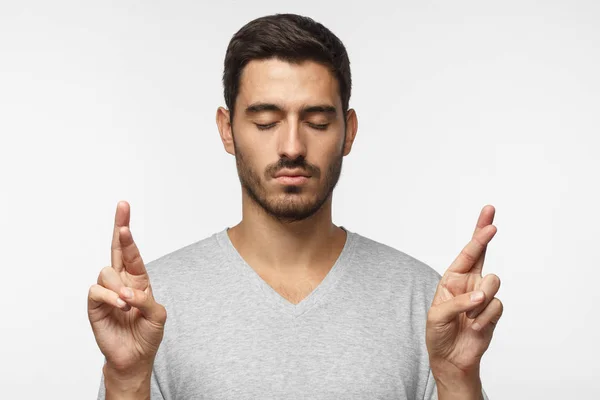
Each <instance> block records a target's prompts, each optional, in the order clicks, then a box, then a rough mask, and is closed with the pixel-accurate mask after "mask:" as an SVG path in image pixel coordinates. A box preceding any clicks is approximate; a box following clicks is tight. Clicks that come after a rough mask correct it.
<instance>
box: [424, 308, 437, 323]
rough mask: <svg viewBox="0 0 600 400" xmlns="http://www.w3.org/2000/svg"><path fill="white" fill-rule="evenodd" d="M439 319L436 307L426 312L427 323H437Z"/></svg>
mask: <svg viewBox="0 0 600 400" xmlns="http://www.w3.org/2000/svg"><path fill="white" fill-rule="evenodd" d="M439 319H440V312H439V310H438V309H437V308H436V307H431V308H430V309H429V311H427V321H429V322H437V321H438V320H439Z"/></svg>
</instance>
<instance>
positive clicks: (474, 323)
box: [471, 322, 481, 331]
mask: <svg viewBox="0 0 600 400" xmlns="http://www.w3.org/2000/svg"><path fill="white" fill-rule="evenodd" d="M471 328H473V330H474V331H480V330H481V325H479V324H478V323H477V322H473V325H471Z"/></svg>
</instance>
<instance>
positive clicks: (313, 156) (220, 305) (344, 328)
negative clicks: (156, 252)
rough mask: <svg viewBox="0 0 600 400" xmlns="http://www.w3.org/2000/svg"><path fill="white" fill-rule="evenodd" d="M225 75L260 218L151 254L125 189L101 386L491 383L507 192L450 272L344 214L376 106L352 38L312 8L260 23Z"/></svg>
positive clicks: (226, 124)
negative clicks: (496, 251)
mask: <svg viewBox="0 0 600 400" xmlns="http://www.w3.org/2000/svg"><path fill="white" fill-rule="evenodd" d="M223 83H224V88H225V101H226V104H227V107H228V108H227V109H225V108H219V109H218V111H217V115H216V121H217V125H218V128H219V132H220V135H221V139H222V142H223V145H224V147H225V150H226V151H227V152H228V153H230V154H232V155H234V156H235V159H236V163H237V170H238V174H239V178H240V182H241V186H242V189H243V190H242V205H243V217H242V221H241V222H240V223H239V224H238V225H236V226H234V227H232V228H227V229H224V230H222V231H220V232H217V233H215V234H214V235H212V236H210V237H208V238H206V239H203V240H201V241H198V242H196V243H193V244H191V245H189V246H186V247H184V248H182V249H179V250H177V251H174V252H172V253H170V254H168V255H166V256H164V257H161V258H159V259H157V260H155V261H153V262H151V263H148V264H147V265H145V264H144V262H143V260H142V258H141V256H140V253H139V251H138V248H137V246H136V244H135V242H134V240H133V237H132V234H131V231H130V229H129V219H130V209H129V205H128V204H127V203H126V202H120V203H119V204H118V206H117V211H116V216H115V227H114V234H113V240H112V248H111V251H112V255H111V264H112V265H111V266H110V267H106V268H104V269H103V270H102V271H101V273H100V275H99V277H98V284H97V285H94V286H92V287H91V288H90V291H89V297H88V312H89V319H90V322H91V325H92V329H93V331H94V335H95V337H96V341H97V343H98V345H99V347H100V350H101V351H102V353H103V354H104V355H105V357H106V363H105V365H104V368H103V376H102V382H101V385H100V392H99V398H107V399H148V398H150V397H151V398H152V399H168V400H170V399H199V398H205V399H375V398H377V399H434V398H439V399H445V400H448V399H481V398H482V397H484V396H485V395H484V392H483V389H482V385H481V380H480V376H479V365H480V360H481V356H482V355H483V353H484V352H485V350H486V349H487V347H488V346H489V343H490V340H491V338H492V334H493V330H494V327H495V324H496V323H497V322H498V320H499V318H500V316H501V313H502V304H501V303H500V301H499V300H498V299H496V298H495V297H494V296H495V295H496V293H497V291H498V289H499V286H500V280H499V279H498V277H496V276H495V275H488V276H486V277H485V278H482V276H481V271H482V267H483V262H484V257H485V250H486V246H487V244H488V243H489V242H490V240H491V239H492V237H493V236H494V234H495V233H496V228H495V227H494V226H493V225H492V221H493V217H494V212H495V211H494V208H493V207H492V206H486V207H484V208H483V210H482V212H481V215H480V217H479V220H478V222H477V226H476V229H475V232H474V235H473V238H472V240H471V241H470V242H469V243H468V244H467V245H466V247H465V248H464V249H463V250H462V252H461V253H460V255H459V256H458V257H457V258H456V259H455V260H454V262H453V263H452V264H451V265H450V267H449V269H448V270H447V272H446V273H445V274H444V276H443V277H441V279H440V276H439V274H437V273H436V272H435V271H434V270H433V269H431V268H430V267H428V266H427V265H425V264H423V263H421V262H420V261H418V260H416V259H414V258H412V257H410V256H408V255H406V254H404V253H402V252H400V251H398V250H395V249H393V248H391V247H388V246H385V245H383V244H380V243H377V242H375V241H373V240H370V239H368V238H366V237H363V236H361V235H359V234H357V233H353V232H351V231H350V230H348V229H346V228H344V227H341V226H339V227H338V226H336V225H334V224H333V223H332V218H331V206H332V192H333V189H334V187H335V186H336V184H337V182H338V178H339V176H340V172H341V167H342V158H343V157H344V156H346V155H348V154H349V153H350V150H351V148H352V144H353V142H354V139H355V137H356V133H357V127H358V124H357V116H356V112H355V111H354V110H353V109H349V108H348V103H349V98H350V91H351V76H350V67H349V60H348V56H347V53H346V50H345V48H344V46H343V44H342V42H341V41H340V40H339V39H338V38H337V37H336V36H335V35H334V34H333V33H331V32H330V31H329V30H328V29H327V28H325V27H324V26H322V25H321V24H318V23H316V22H314V21H313V20H312V19H309V18H306V17H302V16H298V15H292V14H280V15H272V16H267V17H263V18H259V19H256V20H254V21H251V22H250V23H248V24H247V25H246V26H244V27H243V28H242V29H241V30H240V31H239V32H238V33H237V34H235V35H234V37H233V38H232V40H231V42H230V44H229V47H228V49H227V54H226V57H225V70H224V75H223ZM150 281H152V285H150ZM167 311H168V319H167Z"/></svg>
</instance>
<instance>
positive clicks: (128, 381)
mask: <svg viewBox="0 0 600 400" xmlns="http://www.w3.org/2000/svg"><path fill="white" fill-rule="evenodd" d="M103 373H104V387H105V388H106V397H105V399H106V400H150V378H151V376H152V369H144V370H141V371H136V372H135V374H127V375H125V374H123V373H122V372H117V371H114V370H113V369H111V368H110V367H108V366H107V365H104V368H103Z"/></svg>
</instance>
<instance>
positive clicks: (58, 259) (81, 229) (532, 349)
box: [0, 0, 600, 399]
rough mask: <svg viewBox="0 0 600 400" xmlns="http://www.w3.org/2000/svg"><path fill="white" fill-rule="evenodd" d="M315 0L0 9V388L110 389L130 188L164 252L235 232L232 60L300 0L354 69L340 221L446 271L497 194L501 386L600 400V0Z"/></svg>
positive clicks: (493, 266)
mask: <svg viewBox="0 0 600 400" xmlns="http://www.w3.org/2000/svg"><path fill="white" fill-rule="evenodd" d="M295 3H296V5H291V4H292V3H291V2H290V5H285V4H284V2H281V1H250V2H242V1H211V2H201V1H163V2H158V1H144V2H142V1H135V2H134V1H112V2H111V1H102V2H89V1H88V2H82V1H65V0H60V1H59V0H56V1H52V2H49V1H35V2H33V1H9V0H1V2H0V135H1V136H0V137H1V139H0V174H1V175H0V178H1V180H0V185H1V186H0V190H1V192H0V252H1V258H0V260H1V261H0V262H1V266H2V269H1V271H2V275H1V278H0V283H1V284H2V288H1V290H0V301H1V304H2V310H3V313H2V318H1V319H0V335H1V340H0V391H1V394H0V397H2V398H7V399H38V398H52V399H58V398H61V399H89V398H95V396H96V393H97V390H98V385H99V379H100V374H101V366H102V361H103V358H102V355H101V353H100V352H99V350H98V348H97V346H96V343H95V341H94V338H93V335H92V332H91V329H90V327H89V323H88V320H87V314H86V296H87V291H88V288H89V286H90V285H91V284H93V283H94V282H95V281H96V278H97V275H98V272H99V271H100V269H101V268H102V267H103V266H105V265H108V264H109V262H110V253H109V250H110V239H111V234H112V224H113V216H114V211H115V207H116V204H117V202H118V201H119V200H121V199H124V200H127V201H129V202H130V204H131V210H132V216H131V226H132V231H133V235H134V237H135V238H136V240H137V242H138V244H139V246H140V248H141V250H142V254H143V256H144V258H145V259H146V261H150V260H153V259H155V258H158V257H159V256H161V255H163V254H166V253H168V252H171V251H174V250H176V249H178V248H180V247H183V246H185V245H187V244H190V243H192V242H195V241H197V240H200V239H202V238H204V237H206V236H208V235H210V234H212V233H214V232H216V231H218V230H221V229H223V228H225V226H232V225H234V224H235V223H237V222H238V220H239V218H240V216H241V203H240V197H241V194H240V188H239V181H238V178H237V174H236V170H235V161H234V158H233V157H232V156H230V155H228V154H227V153H225V151H224V150H223V147H222V145H221V143H220V140H219V136H218V131H217V129H216V125H215V122H214V116H215V111H216V109H217V107H218V106H219V105H224V100H223V95H222V86H221V85H222V84H221V74H222V68H223V58H224V55H225V50H226V47H227V44H228V42H229V39H230V38H231V36H232V35H233V34H234V33H235V32H236V31H237V30H238V29H239V28H240V27H242V26H243V25H244V24H245V23H247V22H248V21H250V20H251V19H253V18H256V17H259V16H262V15H266V14H272V13H276V12H294V13H300V14H304V15H308V16H311V17H313V18H314V19H316V20H317V21H319V22H322V23H323V24H325V25H326V26H327V27H329V28H330V29H331V30H332V31H333V32H334V33H335V34H336V35H338V36H339V37H340V38H341V39H342V41H343V42H344V43H345V45H346V47H347V50H348V52H349V55H350V60H351V65H352V73H353V79H354V88H353V92H352V98H351V102H350V105H351V107H354V108H355V109H356V110H357V112H358V117H359V133H358V136H357V139H356V142H355V146H354V149H353V151H352V153H351V154H350V155H349V156H348V157H347V158H346V159H345V161H344V167H343V172H342V178H341V181H340V184H339V186H338V188H337V189H336V192H335V196H334V199H335V201H334V222H335V223H337V224H338V225H340V224H341V225H344V226H346V227H347V228H348V229H350V230H351V231H355V232H358V233H361V234H363V235H365V236H368V237H371V238H373V239H375V240H378V241H381V242H383V243H386V244H389V245H391V246H393V247H395V248H397V249H399V250H402V251H404V252H406V253H408V254H410V255H412V256H414V257H416V258H418V259H420V260H422V261H424V262H426V263H428V264H429V265H431V266H432V267H433V268H435V269H436V270H438V271H439V272H440V273H442V272H443V271H444V270H445V269H446V267H447V266H448V265H449V264H450V263H451V261H452V260H453V259H454V257H455V256H456V255H457V254H458V252H459V250H460V249H461V248H462V246H463V245H464V244H466V242H467V241H468V240H469V239H470V235H471V232H472V230H473V227H474V224H475V222H476V219H477V216H478V214H479V211H480V209H481V208H482V207H483V206H484V205H485V204H493V205H494V206H496V209H497V214H496V225H497V227H498V234H497V235H496V237H495V238H494V240H493V241H492V244H491V245H490V247H489V250H488V255H487V258H486V267H485V269H484V272H493V273H496V274H498V275H499V276H500V278H501V279H502V287H501V289H500V292H499V295H498V297H500V298H501V299H502V300H503V302H504V304H505V314H504V316H503V318H502V320H501V323H500V324H499V326H498V328H497V330H496V334H495V337H494V340H493V342H492V346H491V347H490V349H489V351H488V353H487V354H486V356H485V357H484V361H483V367H482V368H483V370H482V378H483V383H484V387H485V388H486V390H487V392H488V394H489V395H490V398H492V399H533V398H536V399H566V398H569V399H583V398H586V399H591V398H600V367H599V366H598V365H599V364H598V357H599V356H600V345H599V342H598V338H599V336H600V335H599V333H598V327H599V322H598V321H599V316H600V314H599V312H598V303H599V300H600V296H599V294H598V282H599V278H600V273H599V269H600V268H599V267H600V265H599V256H598V245H597V243H598V240H599V239H600V218H599V216H598V204H599V203H600V191H599V188H598V186H599V179H598V175H599V173H600V161H599V156H598V154H599V150H600V146H599V139H598V136H599V135H600V72H599V71H600V3H599V2H596V1H587V2H586V1H572V0H570V1H567V0H564V1H546V2H533V1H523V0H519V1H503V2H488V1H435V2H434V1H414V2H406V1H402V2H397V1H389V2H376V1H367V2H356V3H351V2H345V3H344V4H342V3H340V4H334V3H335V2H326V1H321V0H320V1H307V0H304V1H302V2H295ZM538 3H539V4H538Z"/></svg>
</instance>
